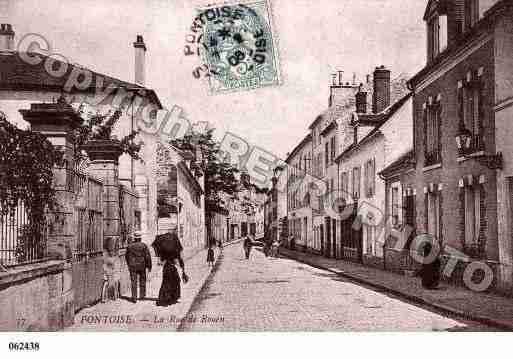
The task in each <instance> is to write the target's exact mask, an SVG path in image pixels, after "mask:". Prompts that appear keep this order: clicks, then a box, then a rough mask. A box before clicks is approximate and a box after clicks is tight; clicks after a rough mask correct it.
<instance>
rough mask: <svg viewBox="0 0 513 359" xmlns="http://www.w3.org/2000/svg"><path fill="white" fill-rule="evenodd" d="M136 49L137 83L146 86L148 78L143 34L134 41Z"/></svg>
mask: <svg viewBox="0 0 513 359" xmlns="http://www.w3.org/2000/svg"><path fill="white" fill-rule="evenodd" d="M134 49H135V83H136V84H138V85H141V86H145V79H146V66H145V62H146V44H145V43H144V39H143V37H142V35H137V40H136V41H135V42H134Z"/></svg>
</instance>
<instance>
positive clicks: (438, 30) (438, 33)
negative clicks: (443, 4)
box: [427, 14, 448, 62]
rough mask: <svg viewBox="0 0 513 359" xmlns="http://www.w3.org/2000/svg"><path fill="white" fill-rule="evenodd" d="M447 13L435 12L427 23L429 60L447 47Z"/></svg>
mask: <svg viewBox="0 0 513 359" xmlns="http://www.w3.org/2000/svg"><path fill="white" fill-rule="evenodd" d="M447 34H448V26H447V15H438V14H435V15H434V16H432V17H431V19H430V20H429V21H428V23H427V42H428V43H427V47H428V51H427V54H428V62H430V61H432V60H434V59H435V58H436V57H437V56H438V54H440V53H441V52H442V51H444V50H445V49H446V48H447Z"/></svg>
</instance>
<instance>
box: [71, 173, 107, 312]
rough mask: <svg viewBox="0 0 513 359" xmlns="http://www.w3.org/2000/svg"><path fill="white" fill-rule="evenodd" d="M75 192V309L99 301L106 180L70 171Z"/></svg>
mask: <svg viewBox="0 0 513 359" xmlns="http://www.w3.org/2000/svg"><path fill="white" fill-rule="evenodd" d="M68 178H69V182H68V189H69V190H70V191H72V192H73V193H74V200H75V203H74V224H75V228H76V231H77V232H76V239H75V242H74V244H73V248H72V250H73V264H72V270H73V289H74V302H75V311H78V310H80V309H82V308H84V307H85V306H88V305H90V304H93V303H95V302H97V301H98V300H99V299H100V298H101V288H102V284H103V213H102V209H103V203H102V194H103V186H102V183H101V182H99V181H97V180H95V179H93V178H91V177H89V176H87V175H85V174H83V173H80V172H77V171H74V170H70V171H69V172H68Z"/></svg>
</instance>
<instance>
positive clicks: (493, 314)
mask: <svg viewBox="0 0 513 359" xmlns="http://www.w3.org/2000/svg"><path fill="white" fill-rule="evenodd" d="M280 254H281V255H283V256H285V257H288V258H291V259H295V260H297V261H300V262H303V263H305V264H308V265H311V266H313V267H316V268H320V269H325V270H328V271H330V272H332V273H336V274H338V275H340V276H343V277H346V278H348V279H351V280H353V281H355V282H358V283H361V284H364V285H369V286H371V287H374V288H376V289H379V290H383V291H385V292H389V293H391V294H393V295H396V296H398V297H402V298H405V299H407V300H409V301H412V302H415V303H418V304H422V305H425V306H428V307H431V308H433V309H435V310H438V311H441V312H445V313H448V314H452V315H456V316H461V317H464V318H466V319H469V320H473V321H478V322H482V323H485V324H487V325H491V326H493V327H497V328H501V329H506V330H513V298H506V297H501V296H497V295H493V294H487V293H478V292H473V291H471V290H469V289H465V288H458V287H454V286H451V285H449V284H447V283H442V284H441V285H440V289H438V290H426V289H423V288H422V286H421V285H420V280H419V278H413V277H408V276H402V275H398V274H395V273H391V272H386V271H384V270H379V269H376V268H371V267H366V266H363V265H359V264H356V263H351V262H346V261H342V260H335V259H329V258H324V257H321V256H318V255H314V254H309V253H301V252H296V251H292V250H289V249H286V248H280Z"/></svg>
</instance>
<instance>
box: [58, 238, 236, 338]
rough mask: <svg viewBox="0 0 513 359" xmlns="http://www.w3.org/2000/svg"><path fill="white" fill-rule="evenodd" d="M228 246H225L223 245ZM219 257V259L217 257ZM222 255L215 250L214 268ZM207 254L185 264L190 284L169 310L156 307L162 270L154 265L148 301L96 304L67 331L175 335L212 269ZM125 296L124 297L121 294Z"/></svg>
mask: <svg viewBox="0 0 513 359" xmlns="http://www.w3.org/2000/svg"><path fill="white" fill-rule="evenodd" d="M227 245H229V244H227ZM220 254H221V255H220ZM220 257H222V252H220V251H219V250H216V256H215V258H216V266H217V265H218V261H219V259H220ZM206 260H207V251H206V250H202V251H200V252H198V253H197V254H195V255H194V256H192V257H191V258H189V259H187V260H185V270H186V273H187V275H188V276H189V278H190V280H189V282H188V283H187V284H184V283H182V293H181V298H180V301H179V302H178V303H177V304H175V305H172V306H170V307H157V306H156V305H155V301H156V300H157V298H158V293H159V289H160V284H161V282H162V266H159V265H157V264H156V261H154V268H153V270H152V271H151V273H150V278H149V280H148V283H147V286H146V292H147V297H148V299H146V300H143V301H138V302H137V303H135V304H134V303H132V302H130V301H128V300H127V299H128V298H125V297H123V298H121V299H118V300H117V301H110V302H106V303H98V304H96V305H94V306H92V307H89V308H85V309H83V310H81V311H80V312H78V313H77V314H76V315H75V324H74V325H73V326H71V327H69V328H66V329H65V330H67V331H91V332H98V331H176V329H177V328H178V327H179V325H180V323H181V322H182V320H183V319H184V318H186V316H187V313H188V312H189V310H190V308H191V306H192V304H193V302H194V299H195V298H196V296H197V295H198V293H199V292H200V290H201V288H202V287H203V285H204V283H205V282H206V280H207V278H208V276H209V275H210V274H211V272H212V268H211V267H208V265H207V262H206ZM123 294H124V295H127V293H123Z"/></svg>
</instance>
